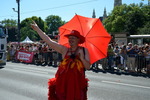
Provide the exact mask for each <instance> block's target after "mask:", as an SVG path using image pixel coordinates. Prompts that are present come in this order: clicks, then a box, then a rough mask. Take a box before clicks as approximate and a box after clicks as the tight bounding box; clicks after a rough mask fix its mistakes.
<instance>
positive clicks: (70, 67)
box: [31, 22, 91, 100]
mask: <svg viewBox="0 0 150 100" xmlns="http://www.w3.org/2000/svg"><path fill="white" fill-rule="evenodd" d="M31 27H32V28H33V29H34V30H35V31H36V32H37V33H38V34H39V35H40V37H41V38H42V39H43V40H44V41H45V42H46V43H47V44H48V45H49V46H50V47H52V48H53V49H55V50H56V51H57V52H59V53H61V54H62V57H63V60H62V62H61V63H60V64H59V67H58V70H57V73H56V74H55V78H52V79H49V82H48V86H49V88H48V89H49V93H48V100H87V87H88V79H87V78H85V69H90V65H91V64H90V58H89V53H88V50H87V49H86V48H83V47H80V46H79V44H82V43H84V42H85V39H84V37H83V36H81V35H80V33H79V32H78V31H76V30H72V31H71V32H70V34H67V35H65V36H66V37H67V38H68V42H69V45H70V47H69V48H67V47H65V46H63V45H60V44H58V43H57V42H55V41H53V40H51V39H50V38H49V37H48V36H47V35H46V34H45V33H44V32H43V31H42V30H41V29H40V28H39V27H38V26H37V24H36V23H35V22H33V24H31Z"/></svg>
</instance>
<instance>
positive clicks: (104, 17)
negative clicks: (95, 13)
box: [103, 7, 107, 20]
mask: <svg viewBox="0 0 150 100" xmlns="http://www.w3.org/2000/svg"><path fill="white" fill-rule="evenodd" d="M106 18H107V13H106V7H105V8H104V14H103V20H104V19H106Z"/></svg>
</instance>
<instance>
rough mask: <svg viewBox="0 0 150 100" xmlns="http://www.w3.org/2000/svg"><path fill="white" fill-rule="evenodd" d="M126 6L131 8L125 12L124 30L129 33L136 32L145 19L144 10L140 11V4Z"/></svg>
mask: <svg viewBox="0 0 150 100" xmlns="http://www.w3.org/2000/svg"><path fill="white" fill-rule="evenodd" d="M128 7H130V8H131V10H130V11H129V12H128V13H127V15H128V17H127V20H126V22H125V31H126V32H129V33H130V34H137V32H138V28H140V27H143V26H144V22H145V20H146V17H145V15H144V12H143V11H142V9H141V7H143V5H142V4H141V5H140V6H138V5H135V4H132V5H129V6H128Z"/></svg>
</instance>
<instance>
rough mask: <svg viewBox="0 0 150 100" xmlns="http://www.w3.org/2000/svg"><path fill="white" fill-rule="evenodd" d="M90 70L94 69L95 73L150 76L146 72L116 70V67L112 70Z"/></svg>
mask: <svg viewBox="0 0 150 100" xmlns="http://www.w3.org/2000/svg"><path fill="white" fill-rule="evenodd" d="M90 71H93V72H95V73H100V72H101V73H104V74H107V73H110V74H116V75H131V76H134V77H145V78H150V75H148V74H146V73H137V72H127V71H119V70H114V69H111V70H103V69H100V68H98V69H90Z"/></svg>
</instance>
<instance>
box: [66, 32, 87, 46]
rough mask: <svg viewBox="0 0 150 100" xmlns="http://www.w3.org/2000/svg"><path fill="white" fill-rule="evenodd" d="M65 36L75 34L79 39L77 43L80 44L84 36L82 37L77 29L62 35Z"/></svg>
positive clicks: (83, 40)
mask: <svg viewBox="0 0 150 100" xmlns="http://www.w3.org/2000/svg"><path fill="white" fill-rule="evenodd" d="M64 36H65V37H67V38H68V37H69V36H75V37H78V38H79V39H80V42H79V44H82V43H84V42H85V37H83V36H82V35H80V33H79V32H78V31H77V30H72V31H71V32H70V33H69V34H66V35H64Z"/></svg>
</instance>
